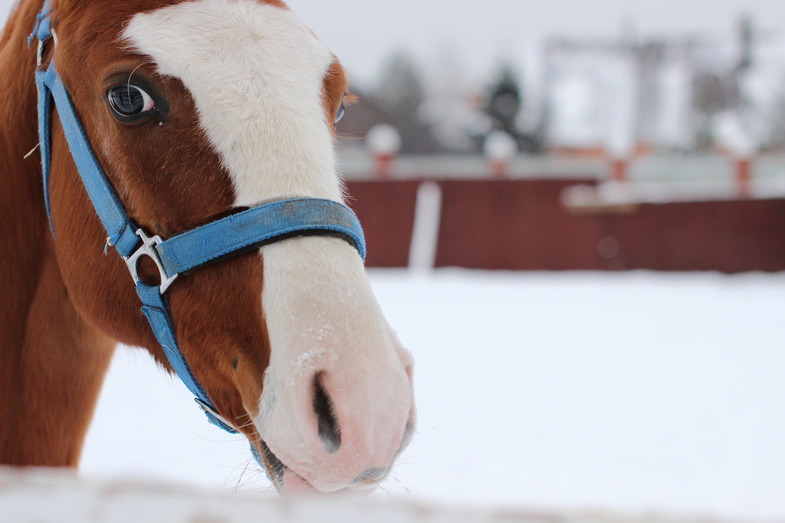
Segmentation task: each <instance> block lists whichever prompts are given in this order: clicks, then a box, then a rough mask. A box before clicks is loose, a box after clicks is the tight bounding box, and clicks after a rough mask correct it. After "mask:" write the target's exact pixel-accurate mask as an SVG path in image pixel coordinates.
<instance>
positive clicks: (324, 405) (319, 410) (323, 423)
mask: <svg viewBox="0 0 785 523" xmlns="http://www.w3.org/2000/svg"><path fill="white" fill-rule="evenodd" d="M313 389H314V393H313V411H314V413H316V420H317V422H318V425H319V438H320V439H321V440H322V444H324V448H325V450H327V452H329V453H333V452H336V451H337V450H338V449H339V448H340V447H341V427H340V426H339V425H338V420H337V419H336V417H335V409H334V408H333V402H332V400H331V399H330V396H328V395H327V392H326V391H325V390H324V386H323V385H322V373H321V372H320V373H318V374H317V375H316V376H314V378H313Z"/></svg>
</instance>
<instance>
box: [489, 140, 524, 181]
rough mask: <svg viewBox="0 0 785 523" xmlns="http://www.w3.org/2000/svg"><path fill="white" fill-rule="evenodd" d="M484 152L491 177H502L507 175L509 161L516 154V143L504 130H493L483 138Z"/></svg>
mask: <svg viewBox="0 0 785 523" xmlns="http://www.w3.org/2000/svg"><path fill="white" fill-rule="evenodd" d="M484 153H485V157H486V158H487V159H488V162H489V163H490V167H491V177H493V178H496V179H504V178H507V177H508V175H509V166H510V162H511V161H512V159H513V158H515V155H516V154H518V144H516V143H515V139H514V138H513V137H512V136H510V135H509V134H507V133H505V132H504V131H493V132H491V133H490V134H489V135H488V136H487V137H486V138H485V146H484Z"/></svg>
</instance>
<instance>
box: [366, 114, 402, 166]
mask: <svg viewBox="0 0 785 523" xmlns="http://www.w3.org/2000/svg"><path fill="white" fill-rule="evenodd" d="M365 144H366V146H367V147H368V149H369V150H370V151H371V154H372V155H373V158H374V177H375V178H378V179H380V180H389V179H390V178H392V165H393V162H394V160H395V157H396V156H398V151H400V150H401V135H400V134H399V133H398V131H397V129H395V127H393V126H392V125H388V124H378V125H375V126H373V127H372V128H371V130H370V131H368V136H366V138H365Z"/></svg>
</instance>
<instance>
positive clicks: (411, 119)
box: [373, 51, 438, 154]
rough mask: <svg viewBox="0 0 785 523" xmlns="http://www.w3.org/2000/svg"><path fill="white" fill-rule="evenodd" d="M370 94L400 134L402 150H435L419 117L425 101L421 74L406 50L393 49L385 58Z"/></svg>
mask: <svg viewBox="0 0 785 523" xmlns="http://www.w3.org/2000/svg"><path fill="white" fill-rule="evenodd" d="M373 98H374V100H375V102H376V104H377V105H378V106H379V107H380V108H382V109H383V110H384V111H385V113H386V114H387V116H388V117H389V120H390V122H389V123H390V124H391V125H393V127H395V128H396V129H397V130H398V132H399V133H400V135H401V141H402V146H401V152H402V153H404V154H407V153H415V154H416V153H430V152H437V150H438V146H437V144H436V142H435V140H434V139H433V136H432V135H431V132H430V128H429V126H428V125H426V124H425V123H424V122H423V120H422V118H421V117H420V110H421V107H422V105H423V103H424V101H425V88H424V85H423V81H422V76H421V75H420V72H419V70H418V68H417V65H416V62H415V60H414V58H413V57H412V56H411V55H410V54H409V53H408V52H406V51H396V52H394V53H393V54H392V55H391V56H390V57H389V58H388V59H387V61H386V63H385V65H384V67H383V69H382V73H381V75H380V77H379V81H378V84H377V87H376V89H375V92H374V95H373Z"/></svg>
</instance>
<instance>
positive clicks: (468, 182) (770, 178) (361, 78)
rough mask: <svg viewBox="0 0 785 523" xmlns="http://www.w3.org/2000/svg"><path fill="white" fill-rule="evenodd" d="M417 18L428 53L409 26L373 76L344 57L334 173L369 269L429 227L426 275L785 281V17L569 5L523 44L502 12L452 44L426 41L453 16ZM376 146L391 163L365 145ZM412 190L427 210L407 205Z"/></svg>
mask: <svg viewBox="0 0 785 523" xmlns="http://www.w3.org/2000/svg"><path fill="white" fill-rule="evenodd" d="M304 4H305V3H304V2H303V6H298V5H297V2H293V6H294V8H295V9H299V8H300V7H302V9H301V10H302V11H304V15H305V17H306V19H307V17H308V13H309V9H310V7H308V6H306V5H304ZM340 4H341V3H340V2H339V6H338V10H337V11H339V12H340V7H341V5H340ZM343 4H345V5H347V6H349V5H352V6H353V5H354V4H352V2H348V1H345V2H343ZM432 4H435V2H432V3H428V2H426V3H425V4H424V6H423V7H422V8H421V9H420V11H419V13H421V14H422V16H426V17H427V16H429V15H430V16H433V18H432V19H431V20H430V22H431V23H433V24H434V32H436V33H438V34H440V35H441V36H440V37H439V38H440V39H441V43H440V44H438V45H437V44H433V45H429V46H423V45H421V44H422V43H423V42H424V41H425V40H423V39H424V38H425V37H424V36H423V35H421V34H419V33H418V31H417V27H418V26H421V25H422V23H423V21H422V20H417V21H412V25H413V26H414V27H413V30H412V32H411V33H402V34H401V35H400V39H399V40H395V39H392V38H391V39H388V40H385V36H384V35H385V34H386V33H385V32H384V31H383V30H380V37H379V40H382V41H385V42H387V48H385V49H384V51H383V54H382V55H380V56H377V57H376V66H375V67H373V68H372V67H368V66H364V65H363V60H362V59H364V58H365V54H367V53H363V52H362V49H351V50H349V52H348V54H349V55H350V56H349V57H343V59H344V61H346V62H347V67H348V69H349V72H350V75H353V80H354V81H353V87H352V90H353V92H355V94H357V95H358V96H359V102H358V103H357V104H356V105H355V106H353V107H350V109H349V111H348V112H347V115H346V117H345V119H344V121H343V122H341V123H340V124H339V126H338V131H339V134H340V139H339V143H340V150H341V161H342V166H343V170H344V172H345V175H346V178H347V180H348V185H349V190H350V193H351V194H352V195H353V196H354V197H355V207H356V210H357V211H358V212H359V214H360V217H361V219H362V220H363V222H364V224H365V226H366V229H367V230H368V234H369V243H370V246H371V250H370V252H371V256H370V258H369V263H370V265H372V266H386V267H400V266H406V265H407V264H408V262H409V260H410V259H411V258H412V257H414V258H418V256H419V255H418V253H416V252H412V245H415V244H417V245H425V244H424V243H423V241H424V240H423V239H422V238H415V237H414V231H415V230H416V228H417V223H418V221H421V220H426V221H429V220H430V221H431V222H433V221H434V220H436V224H435V225H434V224H433V223H431V224H430V225H428V224H425V225H423V224H421V225H420V227H425V228H426V229H427V228H430V229H435V232H434V233H433V234H431V238H430V239H431V241H432V242H435V245H434V246H431V247H430V249H431V250H432V251H434V253H435V254H434V256H433V265H434V266H461V267H470V268H485V269H530V270H537V269H557V270H559V269H601V270H619V269H640V268H643V269H654V270H668V271H673V270H676V271H683V270H688V271H689V270H718V271H723V272H727V273H735V272H744V271H757V270H764V271H778V270H783V269H785V242H783V241H782V237H783V232H785V231H784V230H783V229H784V228H785V226H784V225H783V224H785V5H783V6H779V5H778V4H775V3H771V2H765V1H761V2H748V3H746V4H745V5H744V6H742V5H741V4H738V3H737V4H734V2H728V1H724V2H718V3H713V4H712V5H711V6H709V5H708V4H706V3H705V2H692V3H689V5H675V4H674V5H671V4H672V2H669V1H666V2H664V4H666V7H668V8H669V9H670V14H669V15H668V14H666V13H664V12H658V11H657V7H655V6H652V5H649V3H643V4H641V5H638V4H636V5H635V6H631V5H629V3H623V2H619V3H616V2H612V1H607V2H601V3H599V4H597V6H596V8H595V9H594V10H593V12H592V10H591V9H588V8H586V6H580V5H578V4H577V3H575V2H567V1H565V2H560V3H559V5H560V6H561V18H559V17H558V16H557V15H556V14H555V13H551V15H550V18H547V15H546V14H542V15H539V16H542V17H543V18H542V20H540V22H541V27H538V28H535V29H533V30H532V31H531V33H532V34H530V35H527V36H526V37H523V36H521V32H523V31H525V30H526V29H531V28H532V21H531V20H529V19H530V18H531V17H532V16H533V17H535V18H536V17H537V16H538V15H532V14H531V9H530V8H528V7H526V6H525V5H524V4H525V3H516V4H513V3H511V2H506V1H504V0H500V1H498V2H494V3H491V4H488V5H487V6H485V7H483V10H484V13H483V14H484V15H485V17H483V16H481V14H480V12H479V11H478V12H475V13H474V14H475V22H476V23H475V27H476V33H467V34H465V35H464V37H463V38H456V35H455V34H450V33H446V32H445V31H446V30H444V29H442V27H441V24H446V25H449V24H450V23H451V19H450V18H448V15H449V13H450V12H451V11H455V12H456V13H465V12H466V10H467V9H469V7H466V5H465V4H464V3H462V2H458V3H456V4H454V5H453V4H451V6H450V7H445V6H441V5H440V6H439V7H438V8H437V7H434V6H433V5H432ZM538 9H539V8H538ZM545 9H546V11H547V8H545ZM663 9H664V8H663ZM379 10H380V11H382V12H384V10H385V8H384V7H383V6H382V7H379ZM666 11H667V10H666ZM777 14H779V15H781V16H780V17H779V18H777V17H776V15H777ZM390 16H392V15H390ZM439 16H442V17H444V19H441V18H438V17H439ZM572 16H578V17H580V18H583V19H584V20H585V22H586V23H585V24H584V25H585V27H582V28H581V29H576V28H575V27H573V26H572V25H571V24H574V23H575V22H574V21H565V19H566V18H571V17H572ZM510 19H514V20H518V23H519V26H520V31H519V32H515V30H511V29H510V28H511V27H515V25H514V24H513V23H511V22H510ZM493 20H495V22H496V27H497V28H498V31H497V32H496V33H493V32H492V29H489V28H493V27H494V25H493V24H494V22H493ZM465 22H466V20H464V19H456V22H455V25H456V26H461V24H463V23H465ZM321 23H322V26H323V27H324V28H327V30H328V32H329V29H330V23H329V22H326V21H324V20H322V21H321ZM658 24H659V25H658ZM323 27H317V28H316V29H317V32H318V33H319V34H321V35H322V38H323V39H325V41H326V42H327V43H328V44H330V45H331V44H332V42H331V41H330V36H332V35H329V34H328V36H324V34H323V31H320V30H321V29H322V28H323ZM360 31H362V29H360ZM335 38H336V41H337V42H338V44H339V46H340V45H342V44H341V42H343V39H341V38H340V37H337V36H336V37H335ZM409 38H410V39H411V42H410V43H407V39H409ZM488 40H490V41H492V42H493V43H492V44H491V45H492V46H495V50H494V51H492V52H491V51H489V50H488V45H489V43H488ZM376 43H377V45H380V43H379V42H376ZM431 43H432V42H431ZM358 45H362V44H358ZM369 45H371V46H373V44H371V43H369ZM363 47H364V46H363ZM477 47H479V48H483V47H485V48H486V51H485V55H484V56H479V55H478V49H477ZM434 48H436V49H437V50H434ZM353 53H354V54H356V55H358V56H359V57H360V58H361V60H359V61H360V71H359V72H358V73H353V65H352V62H351V59H352V56H351V55H352V54H353ZM338 54H339V55H340V52H338ZM392 129H394V130H395V132H397V134H398V137H397V138H395V139H393V140H392V143H394V144H395V147H394V151H390V150H389V149H390V147H389V146H388V147H384V146H381V148H380V145H379V144H378V143H377V142H378V141H375V140H373V139H368V136H369V133H370V136H374V135H375V134H377V135H378V134H379V133H378V131H380V130H383V131H382V133H383V134H388V135H389V134H390V132H391V130H392ZM388 142H389V140H388ZM425 181H435V182H436V185H437V187H438V190H439V191H440V193H441V194H440V195H439V198H437V199H435V200H434V199H433V198H431V200H433V201H438V204H439V208H438V209H434V208H432V205H431V206H430V207H431V208H430V210H428V209H429V205H428V204H426V203H425V202H420V205H419V207H418V205H417V202H418V194H419V195H420V196H422V194H423V193H422V192H420V193H418V188H419V187H420V186H421V182H425ZM426 193H427V192H426ZM431 193H432V191H431ZM427 194H430V193H427ZM417 209H419V210H420V211H423V210H427V212H426V214H427V217H425V215H420V214H418V213H417ZM423 212H425V211H423ZM426 243H427V242H426ZM420 258H421V257H420Z"/></svg>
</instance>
